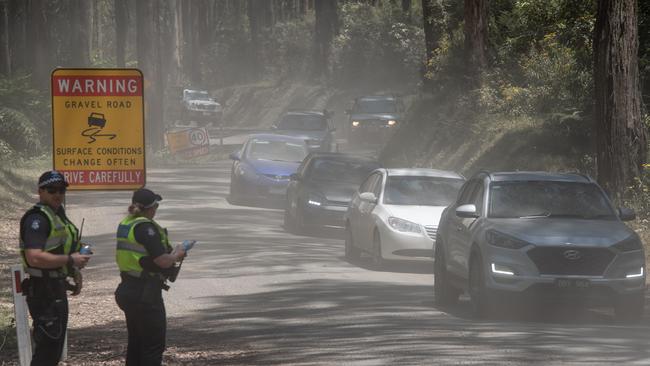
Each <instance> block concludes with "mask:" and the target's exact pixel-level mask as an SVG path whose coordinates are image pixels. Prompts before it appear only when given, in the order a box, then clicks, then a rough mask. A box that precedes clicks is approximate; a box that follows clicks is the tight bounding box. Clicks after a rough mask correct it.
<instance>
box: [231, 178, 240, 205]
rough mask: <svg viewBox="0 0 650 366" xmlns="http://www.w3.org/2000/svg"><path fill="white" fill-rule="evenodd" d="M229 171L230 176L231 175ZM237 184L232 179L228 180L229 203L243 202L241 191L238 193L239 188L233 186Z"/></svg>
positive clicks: (238, 203) (237, 203)
mask: <svg viewBox="0 0 650 366" xmlns="http://www.w3.org/2000/svg"><path fill="white" fill-rule="evenodd" d="M232 176H233V175H232V173H231V177H232ZM237 186H238V183H237V182H235V181H233V180H232V179H231V180H230V189H229V191H228V203H230V204H231V205H241V204H242V203H243V200H242V198H241V193H239V189H237V188H235V187H237Z"/></svg>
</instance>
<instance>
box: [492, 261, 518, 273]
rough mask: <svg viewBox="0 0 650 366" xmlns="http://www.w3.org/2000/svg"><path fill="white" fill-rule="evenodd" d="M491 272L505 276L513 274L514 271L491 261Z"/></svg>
mask: <svg viewBox="0 0 650 366" xmlns="http://www.w3.org/2000/svg"><path fill="white" fill-rule="evenodd" d="M492 273H496V274H500V275H506V276H514V275H515V271H513V270H512V269H511V268H510V267H508V266H504V265H502V264H496V263H492Z"/></svg>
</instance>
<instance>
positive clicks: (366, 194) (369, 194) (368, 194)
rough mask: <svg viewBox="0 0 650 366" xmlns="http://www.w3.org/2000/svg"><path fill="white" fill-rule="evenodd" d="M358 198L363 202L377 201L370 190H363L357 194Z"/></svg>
mask: <svg viewBox="0 0 650 366" xmlns="http://www.w3.org/2000/svg"><path fill="white" fill-rule="evenodd" d="M359 198H360V199H361V200H362V201H364V202H369V203H377V196H375V194H374V193H372V192H363V193H361V194H360V195H359Z"/></svg>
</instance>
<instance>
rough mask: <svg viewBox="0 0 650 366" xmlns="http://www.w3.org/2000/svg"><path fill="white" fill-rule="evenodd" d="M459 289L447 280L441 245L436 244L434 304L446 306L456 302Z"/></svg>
mask: <svg viewBox="0 0 650 366" xmlns="http://www.w3.org/2000/svg"><path fill="white" fill-rule="evenodd" d="M458 296H460V291H458V290H457V289H455V288H454V287H453V286H452V285H451V283H450V282H449V275H448V274H447V266H446V262H445V256H444V252H443V249H442V245H440V243H439V244H436V251H435V254H434V261H433V299H434V301H435V303H436V305H441V306H448V305H454V304H456V303H457V302H458Z"/></svg>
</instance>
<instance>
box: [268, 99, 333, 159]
mask: <svg viewBox="0 0 650 366" xmlns="http://www.w3.org/2000/svg"><path fill="white" fill-rule="evenodd" d="M331 118H332V112H329V111H327V110H320V111H317V110H302V109H300V110H299V109H294V110H289V111H287V112H286V113H285V114H284V115H283V116H282V117H281V118H280V120H279V121H278V122H276V123H275V124H274V125H273V126H272V127H271V129H272V130H273V131H274V132H275V133H279V134H282V135H287V136H295V137H299V138H302V139H303V140H305V142H306V143H307V146H309V149H310V150H311V151H324V152H330V151H336V139H335V137H334V131H335V128H334V126H333V124H332V120H331Z"/></svg>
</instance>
